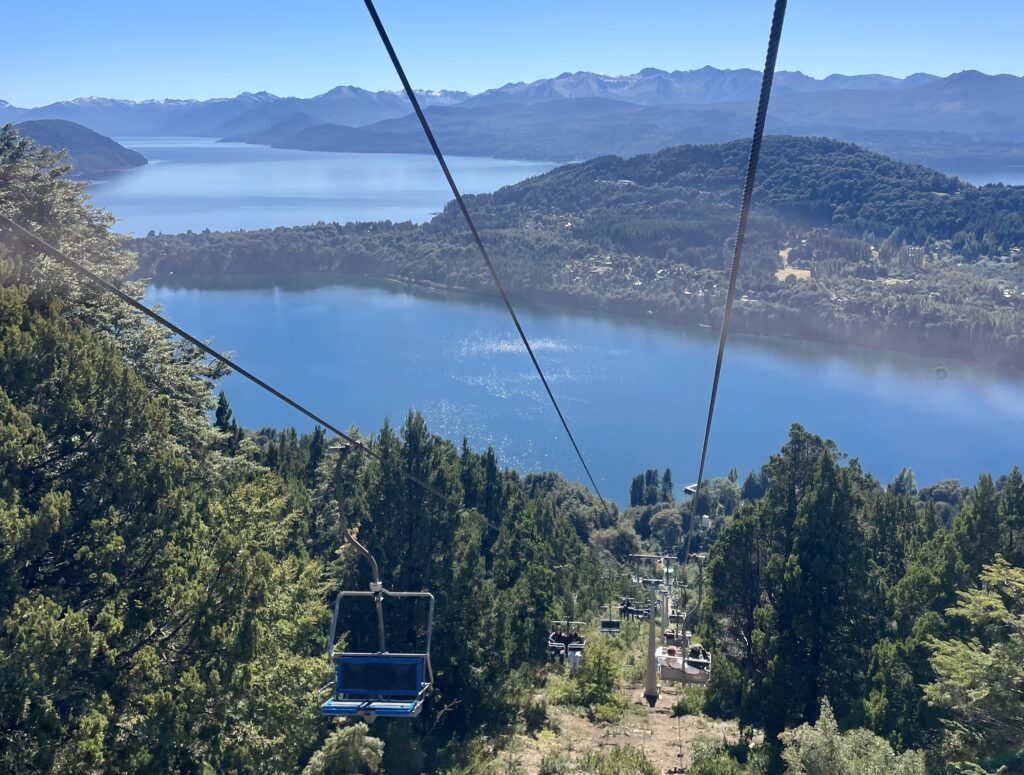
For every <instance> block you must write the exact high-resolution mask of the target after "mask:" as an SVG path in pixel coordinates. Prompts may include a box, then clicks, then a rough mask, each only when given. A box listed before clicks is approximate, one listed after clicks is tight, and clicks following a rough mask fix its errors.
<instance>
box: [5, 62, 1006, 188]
mask: <svg viewBox="0 0 1024 775" xmlns="http://www.w3.org/2000/svg"><path fill="white" fill-rule="evenodd" d="M760 77H761V76H760V73H759V72H757V71H755V70H749V69H740V70H719V69H716V68H713V67H703V68H700V69H698V70H691V71H674V72H667V71H664V70H657V69H654V68H648V69H645V70H641V71H640V72H639V73H635V74H633V75H626V76H609V75H600V74H596V73H588V72H577V73H563V74H561V75H559V76H557V77H555V78H547V79H542V80H538V81H534V82H531V83H509V84H505V85H504V86H501V87H499V88H496V89H489V90H487V91H485V92H482V93H480V94H476V95H469V94H467V93H465V92H457V91H437V92H420V93H419V96H420V99H421V101H422V103H423V105H424V107H425V108H426V109H427V112H428V115H429V117H430V119H431V122H432V125H433V126H434V128H435V130H436V132H437V134H438V137H439V140H440V141H441V142H442V144H443V147H444V148H445V149H446V150H447V151H449V152H450V153H454V154H465V155H483V156H494V157H504V158H525V159H543V160H552V161H572V160H580V159H586V158H592V157H594V156H598V155H603V154H617V155H629V154H635V153H642V152H649V151H654V150H657V149H660V148H665V147H668V146H671V145H677V144H680V143H695V142H696V143H706V142H723V141H728V140H732V139H736V138H740V137H743V136H746V135H747V134H748V133H749V131H750V126H751V124H752V116H753V105H754V103H755V100H756V97H757V92H758V90H759V87H760ZM37 118H62V119H67V120H71V121H75V122H77V123H80V124H83V125H85V126H87V127H90V128H91V129H94V130H96V131H98V132H102V133H104V134H108V135H112V136H114V137H125V136H133V135H148V136H159V135H190V136H203V137H216V138H220V139H226V140H231V141H239V142H248V143H256V144H266V145H275V146H278V147H284V148H303V149H312V150H323V151H355V152H396V151H401V152H412V153H427V152H429V147H428V146H427V144H426V143H425V141H424V140H423V138H422V136H421V131H420V129H419V126H418V123H417V122H416V120H415V117H414V116H412V114H411V111H410V106H409V103H408V101H407V99H406V98H405V96H404V95H402V94H399V93H395V92H387V91H380V92H371V91H367V90H365V89H360V88H358V87H354V86H339V87H338V88H336V89H332V90H331V91H329V92H326V93H325V94H321V95H319V96H316V97H311V98H297V97H278V96H275V95H273V94H269V93H267V92H258V93H245V94H240V95H238V96H237V97H232V98H224V99H213V100H205V101H195V100H161V101H156V100H149V101H144V102H132V101H126V100H111V99H100V98H85V99H77V100H71V101H69V102H58V103H54V104H52V105H47V106H44V107H40V108H32V109H24V108H17V107H14V106H11V105H9V104H7V103H3V102H0V121H5V120H18V121H25V120H30V119H37ZM768 130H769V131H770V132H773V133H786V134H797V135H824V136H829V137H836V138H839V139H843V140H848V141H852V142H857V143H860V144H862V145H865V146H867V147H870V148H873V149H875V150H879V151H883V152H886V153H889V154H891V155H893V156H896V157H898V158H901V159H905V160H908V161H915V162H921V163H929V164H933V165H934V166H936V167H938V168H940V169H943V168H947V169H948V168H949V167H951V166H952V167H954V168H955V167H956V166H957V165H959V164H962V163H963V162H964V161H971V162H993V163H1000V164H1006V163H1011V164H1012V163H1024V141H1022V139H1021V138H1024V78H1021V77H1017V76H1012V75H986V74H984V73H980V72H977V71H964V72H961V73H955V74H953V75H950V76H947V77H938V76H935V75H929V74H927V73H918V74H915V75H911V76H908V77H906V78H894V77H891V76H885V75H852V76H847V75H830V76H828V77H826V78H821V79H818V78H812V77H810V76H807V75H804V74H803V73H799V72H788V71H782V72H779V73H777V74H776V77H775V85H774V93H773V100H772V109H771V111H770V113H769V126H768Z"/></svg>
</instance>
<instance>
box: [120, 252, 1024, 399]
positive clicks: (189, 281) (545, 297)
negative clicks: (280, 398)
mask: <svg viewBox="0 0 1024 775" xmlns="http://www.w3.org/2000/svg"><path fill="white" fill-rule="evenodd" d="M137 279H143V280H144V281H145V282H146V284H147V285H149V286H152V287H156V288H168V289H181V290H205V291H231V290H269V289H277V290H282V291H285V292H294V293H300V292H303V291H313V290H317V289H320V288H329V287H332V286H338V285H344V286H349V287H367V288H376V289H381V290H390V291H396V292H406V293H413V294H415V295H418V296H421V297H423V298H427V299H434V300H438V301H444V300H446V299H448V300H458V301H462V302H470V303H476V304H481V305H487V306H496V307H501V306H502V305H501V303H500V300H499V298H498V296H497V291H496V290H495V289H494V288H491V287H488V288H487V289H482V288H453V287H451V286H447V285H443V284H439V283H433V282H430V281H423V280H416V279H414V278H397V277H382V276H377V275H370V274H346V273H341V272H330V273H319V272H307V273H292V274H266V273H252V274H232V275H219V274H218V275H204V274H188V275H181V274H179V275H175V276H173V277H166V276H161V277H150V278H145V277H140V278H137ZM510 296H511V297H512V299H513V302H514V303H515V304H516V306H517V307H523V308H527V309H530V310H532V311H534V312H539V313H541V314H546V315H552V314H563V315H573V316H577V317H590V318H605V319H609V320H613V321H614V320H618V321H622V322H627V323H633V324H638V323H641V324H644V325H650V326H655V327H657V328H661V329H664V330H668V331H679V332H684V333H687V334H691V335H706V336H713V337H714V338H715V339H716V340H717V337H718V331H719V327H720V325H721V320H720V319H718V320H710V319H709V320H700V321H698V320H688V319H685V318H683V317H682V316H680V317H678V318H676V319H673V318H672V317H671V316H666V315H664V314H661V315H659V314H657V313H655V312H653V311H652V310H650V309H647V310H645V311H643V312H639V311H632V312H631V311H630V310H629V309H623V307H624V306H626V305H623V304H621V303H620V304H614V305H611V306H609V305H592V304H588V303H587V300H586V299H579V298H576V297H573V296H568V295H564V294H557V293H553V294H544V293H542V292H541V293H537V292H533V293H526V294H523V293H522V291H521V289H512V290H510ZM637 304H638V306H645V305H644V304H643V303H642V302H639V301H638V302H637ZM750 328H751V327H750V326H747V325H743V324H742V323H740V324H739V325H738V324H737V316H736V310H735V309H734V312H733V322H732V323H731V325H730V330H731V333H732V334H733V335H734V336H740V337H742V338H743V339H746V340H749V341H752V342H757V341H762V342H774V343H790V344H798V343H808V344H819V345H835V346H838V347H842V348H852V349H853V350H856V351H859V352H861V353H863V354H865V355H867V354H872V355H875V356H877V355H895V356H908V357H914V358H921V359H934V360H935V361H936V362H937V363H936V369H941V368H945V367H944V366H943V364H945V363H947V362H950V361H956V362H959V363H963V364H965V365H983V366H985V367H986V368H989V369H993V370H996V371H997V372H1000V373H1002V374H1004V375H1006V376H1008V377H1011V378H1015V379H1019V378H1020V377H1021V376H1022V374H1024V364H1015V363H1013V362H1011V361H1009V360H1007V359H1002V360H1001V359H995V358H979V357H977V356H974V355H973V354H965V353H964V352H962V348H951V346H950V345H949V343H943V342H937V343H936V345H937V346H936V347H935V348H934V349H932V348H927V347H921V346H914V345H917V344H918V343H909V344H910V345H912V346H905V347H894V346H891V343H890V346H882V345H876V344H872V343H870V342H866V341H863V340H857V339H854V338H847V339H840V338H838V337H829V336H806V335H805V336H801V335H799V334H795V333H788V334H787V333H780V332H778V331H768V332H766V331H765V327H764V326H761V327H759V328H760V330H756V331H755V330H750ZM805 330H807V329H805ZM943 345H945V346H946V348H947V349H945V350H943ZM950 349H956V351H955V352H952V353H951V352H950Z"/></svg>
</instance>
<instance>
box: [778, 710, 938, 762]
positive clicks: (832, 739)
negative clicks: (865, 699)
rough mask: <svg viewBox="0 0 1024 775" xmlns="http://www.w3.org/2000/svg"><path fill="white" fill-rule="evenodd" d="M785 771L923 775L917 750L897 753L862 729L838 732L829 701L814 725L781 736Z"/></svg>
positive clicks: (920, 755)
mask: <svg viewBox="0 0 1024 775" xmlns="http://www.w3.org/2000/svg"><path fill="white" fill-rule="evenodd" d="M782 741H783V744H784V750H783V752H782V758H783V760H784V761H785V762H786V772H787V773H791V774H792V775H925V773H926V770H925V763H924V756H923V755H922V754H921V753H920V752H919V751H907V752H905V753H902V754H896V753H894V752H893V750H892V748H891V747H890V746H889V744H888V743H887V742H885V740H883V739H882V738H880V737H878V736H877V735H874V734H872V733H871V732H869V731H867V730H865V729H854V730H851V731H849V732H840V731H839V726H838V725H837V724H836V719H835V716H834V715H833V713H832V708H831V706H830V705H829V703H828V700H822V703H821V712H820V714H819V715H818V721H817V723H815V724H803V725H801V726H800V727H797V728H796V729H793V730H791V731H788V732H786V733H784V734H783V735H782Z"/></svg>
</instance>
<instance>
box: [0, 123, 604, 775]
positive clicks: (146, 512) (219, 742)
mask: <svg viewBox="0 0 1024 775" xmlns="http://www.w3.org/2000/svg"><path fill="white" fill-rule="evenodd" d="M59 165H60V159H59V158H57V157H56V156H55V155H54V154H53V153H52V152H50V151H49V150H47V149H45V148H41V147H38V146H34V145H32V144H31V143H30V142H29V141H28V140H23V139H19V138H18V137H17V136H16V135H15V134H14V133H13V132H10V131H6V132H4V133H3V134H2V135H0V181H3V184H2V187H0V212H3V213H4V214H5V215H8V216H10V217H13V218H15V219H17V220H19V221H20V222H22V223H25V224H27V225H28V226H30V227H31V228H33V229H37V230H38V231H39V232H40V233H41V234H42V235H43V236H45V237H46V238H47V239H48V240H50V241H51V242H52V243H53V244H56V245H59V246H61V247H62V248H64V249H66V250H68V251H69V252H71V253H72V254H73V255H75V256H76V257H77V258H79V259H80V260H82V261H83V262H84V263H86V264H87V265H88V266H89V267H90V268H92V269H94V270H95V271H97V272H99V273H100V274H101V275H103V276H105V277H107V278H109V279H111V280H113V281H115V282H116V281H118V280H119V278H121V277H123V276H124V275H125V274H127V273H129V272H130V271H131V270H132V268H133V265H134V257H133V256H132V255H131V254H129V253H126V252H124V251H122V250H121V249H120V247H119V243H120V238H118V237H115V236H113V235H112V234H110V233H109V231H108V226H109V223H110V219H109V218H108V217H107V216H105V215H103V214H101V213H98V212H97V211H95V210H93V209H91V208H86V207H83V205H82V189H81V186H80V184H76V183H73V182H71V181H68V180H65V179H62V178H60V177H54V176H53V175H51V170H52V169H54V168H55V167H59ZM3 236H4V243H3V244H4V250H3V267H2V268H3V288H2V289H0V418H2V420H0V537H2V540H0V769H2V770H3V771H4V772H11V773H16V772H25V773H37V772H67V773H80V772H100V771H102V772H138V771H161V772H204V771H214V772H296V771H299V770H301V769H302V768H303V767H304V766H305V765H306V764H307V763H308V762H309V761H310V760H311V757H312V758H313V760H314V762H315V767H318V768H320V769H314V770H311V771H316V772H335V771H352V770H347V769H345V765H344V764H343V762H345V761H353V760H352V759H346V758H345V757H352V756H355V755H356V754H358V755H359V756H363V755H364V753H366V752H362V753H360V751H361V750H362V749H360V751H356V752H355V753H353V751H352V750H350V749H351V748H352V746H353V745H355V743H352V745H348V743H346V742H345V741H346V740H348V735H349V734H350V731H345V732H341V733H339V734H340V737H339V735H338V734H336V735H334V736H333V737H332V736H330V727H329V725H328V724H327V723H326V722H325V721H323V720H321V719H320V718H319V717H318V690H319V689H320V687H321V686H323V685H324V684H325V683H326V682H327V681H328V680H329V679H330V677H331V671H330V668H329V666H328V663H327V659H326V654H325V651H324V640H325V634H326V627H327V622H328V620H329V609H328V600H329V598H330V597H331V596H332V595H333V594H334V593H335V592H336V591H337V590H338V589H340V588H342V587H345V586H348V587H349V588H360V589H361V588H365V584H366V578H365V575H366V569H365V568H364V567H362V566H360V564H359V563H358V562H357V561H356V558H355V557H354V556H353V555H352V554H351V553H350V552H349V551H341V552H339V549H341V547H342V544H343V532H344V531H345V530H346V529H352V530H358V533H359V536H360V538H361V539H362V540H363V541H364V542H365V543H366V544H367V545H368V546H369V547H370V548H371V549H372V550H373V551H375V552H376V553H377V554H378V556H379V557H381V558H382V560H384V558H387V562H386V564H385V565H384V567H383V573H384V576H385V580H386V582H387V583H388V585H389V586H390V587H392V588H395V589H412V590H420V589H428V590H430V591H432V592H433V593H434V594H435V595H436V597H437V600H438V607H439V610H440V611H442V612H443V613H442V614H440V615H439V616H438V622H437V626H436V628H435V633H434V653H433V663H434V670H435V672H436V674H437V682H436V691H435V693H434V694H433V695H432V697H431V700H430V703H429V707H428V708H427V709H426V710H425V711H424V714H423V716H422V717H421V719H420V720H419V722H418V724H417V726H415V727H414V728H413V731H412V732H411V733H410V732H409V731H408V729H407V728H406V727H394V728H387V727H386V725H383V724H381V725H380V726H379V728H376V727H375V729H374V734H375V735H377V736H378V737H381V738H382V739H384V740H385V743H386V748H385V753H384V766H385V767H387V768H388V771H391V772H403V771H407V770H403V769H402V767H404V766H407V763H409V762H417V761H419V762H421V765H418V766H421V767H423V768H425V769H428V770H436V769H443V768H444V767H446V766H450V765H452V764H455V763H457V762H458V759H459V757H460V756H461V755H462V751H463V746H464V744H465V743H466V742H467V741H469V740H470V739H472V738H473V737H474V736H476V735H479V734H481V733H484V732H489V731H490V732H497V731H500V730H501V729H503V728H504V727H505V726H506V725H507V724H509V723H511V722H512V721H513V720H514V719H515V718H516V717H517V715H518V714H519V713H521V712H523V710H524V709H525V708H528V707H529V705H530V703H531V701H532V699H531V697H532V695H531V691H530V687H531V686H532V685H533V682H534V673H535V672H536V670H537V665H538V663H539V661H540V657H541V656H542V655H543V654H544V652H545V649H546V637H545V636H546V628H547V625H548V622H549V621H550V619H552V618H554V617H556V616H563V617H565V616H567V615H568V616H570V617H572V616H577V615H582V614H584V613H585V612H586V611H588V610H590V609H591V608H592V607H593V606H594V605H596V602H597V600H596V596H597V595H598V594H603V593H601V592H600V591H599V590H598V589H595V588H592V587H589V586H587V587H582V586H581V587H580V588H579V590H578V591H579V594H578V595H577V596H576V597H575V598H569V597H568V596H567V595H566V594H565V589H564V585H565V583H566V580H567V579H575V578H584V577H594V576H600V575H601V573H600V571H599V566H600V563H601V562H602V561H601V560H600V559H599V555H598V553H597V551H596V550H594V549H591V548H589V546H590V545H589V544H588V543H587V541H586V540H585V536H586V531H588V530H591V529H593V530H597V529H600V528H602V527H606V525H605V524H604V523H602V522H600V521H599V519H600V518H599V513H600V512H599V511H598V509H597V508H596V506H595V503H594V500H593V498H592V497H591V496H590V495H589V494H588V493H585V492H583V491H579V488H576V487H575V486H570V485H568V484H567V483H564V482H561V480H559V479H557V477H552V478H549V480H548V481H547V482H546V483H545V485H544V486H541V487H536V486H532V487H531V488H530V489H529V490H527V489H526V488H525V486H524V482H523V480H522V479H521V478H520V477H519V476H518V475H516V474H515V473H514V472H510V471H503V470H502V469H501V468H500V467H499V464H498V461H497V460H496V458H495V456H494V454H493V452H491V451H486V452H484V453H477V452H474V451H472V450H469V449H467V448H461V449H460V448H458V447H456V446H454V445H452V444H451V443H450V442H448V441H445V440H442V439H440V438H438V437H435V436H432V435H431V434H429V432H428V431H427V429H426V428H425V426H424V424H423V421H422V419H421V418H419V417H418V416H415V415H410V416H409V417H408V418H407V420H406V422H405V423H404V425H403V427H402V428H401V429H391V428H390V427H388V426H386V425H385V427H384V428H383V429H382V430H381V431H380V432H379V433H378V434H377V435H375V436H373V437H368V438H366V443H367V444H369V445H370V446H371V447H372V448H373V449H374V450H375V451H376V452H377V453H378V454H379V455H380V456H381V457H382V458H383V459H384V460H386V461H390V462H391V464H392V466H397V467H399V468H408V469H411V470H414V471H415V472H416V473H417V474H418V475H419V476H421V477H422V478H423V479H425V480H428V481H430V482H431V483H432V484H433V485H434V486H435V487H437V488H438V489H440V490H442V491H443V492H445V493H446V494H447V495H448V496H449V497H451V498H452V499H454V500H455V501H457V502H462V503H464V504H465V506H466V508H465V509H463V510H461V511H459V512H453V511H452V509H451V508H450V507H447V506H446V505H445V504H444V503H443V502H441V501H439V500H438V499H437V498H436V497H435V496H432V495H430V494H427V493H425V492H423V491H421V490H419V489H417V488H411V487H410V486H408V485H407V483H406V482H405V481H404V480H402V479H401V478H399V477H398V476H397V475H395V474H394V473H393V471H394V468H393V467H391V468H389V467H382V465H381V463H380V462H378V461H375V460H372V459H368V458H367V457H365V456H364V455H362V454H361V453H357V454H353V455H350V456H347V457H345V458H339V457H338V456H336V455H333V454H331V453H329V452H327V451H325V446H326V445H325V440H324V437H323V434H322V433H320V432H318V433H316V434H313V435H312V436H306V437H301V438H299V437H296V435H295V434H294V432H277V431H270V430H268V431H264V432H261V433H259V434H253V433H249V432H243V431H241V430H240V429H239V428H238V426H237V423H235V422H233V420H232V418H231V414H230V407H229V406H227V404H226V402H223V401H222V402H221V405H220V406H219V411H218V412H217V413H216V417H217V422H216V424H214V425H213V426H211V424H210V422H209V420H208V415H207V412H209V411H212V410H213V409H214V408H215V400H214V396H213V393H212V392H211V382H210V380H211V379H214V378H216V376H218V372H217V370H216V369H213V368H211V367H209V366H208V365H206V364H205V363H204V362H203V361H202V360H201V359H200V357H199V354H198V353H197V352H196V351H194V350H193V349H191V348H189V347H184V346H182V345H181V344H180V343H177V342H175V341H173V340H172V339H170V338H169V337H168V335H167V334H166V333H165V332H164V331H163V330H162V329H159V328H157V327H155V326H153V325H151V324H149V323H147V322H145V320H144V319H142V318H140V316H138V315H137V314H135V313H133V312H131V311H129V310H128V309H127V308H124V307H122V306H121V305H118V304H115V303H113V302H112V301H111V299H110V298H108V297H104V296H102V295H98V294H97V293H96V292H95V291H94V289H92V288H90V287H88V286H85V285H82V284H81V283H80V282H79V281H78V280H77V279H76V278H74V277H71V276H69V275H67V274H66V273H65V272H64V271H62V270H60V269H57V268H56V267H54V266H53V265H52V263H51V262H49V261H47V260H45V259H43V258H42V257H40V256H39V255H37V254H36V253H35V252H34V251H32V250H30V249H28V247H27V246H25V245H23V244H20V243H17V242H14V241H12V240H10V239H9V236H10V235H3ZM132 287H133V288H134V291H135V292H136V293H137V292H138V291H139V290H140V289H139V288H138V287H135V286H132ZM562 489H566V490H576V491H578V492H579V493H580V494H578V495H577V496H575V497H573V498H571V499H569V500H568V501H566V503H565V505H563V506H560V507H558V508H556V507H555V506H554V505H553V503H555V502H561V500H562V499H561V497H560V496H559V492H560V491H561V490H562ZM414 536H415V538H416V540H415V541H414V540H412V539H413V537H414ZM556 566H558V567H560V568H561V569H562V570H561V572H560V573H558V574H556V573H555V571H554V568H555V567H556ZM353 585H354V586H353ZM567 601H568V604H569V605H570V606H572V605H575V606H577V608H576V609H574V610H566V608H565V605H566V603H567ZM574 601H575V602H574ZM602 602H603V597H602ZM428 732H429V734H430V736H429V739H427V738H426V737H425V735H427V733H428ZM377 745H379V744H377ZM367 750H368V751H369V752H370V753H372V750H374V749H373V747H372V746H371V747H370V748H369V749H367ZM366 755H367V756H368V757H369V758H368V759H367V761H370V760H372V756H370V755H369V754H368V753H367V754H366ZM378 759H379V757H378ZM311 766H313V765H311ZM357 766H360V765H357ZM375 766H376V765H375ZM415 771H419V770H418V769H417V770H415Z"/></svg>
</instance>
